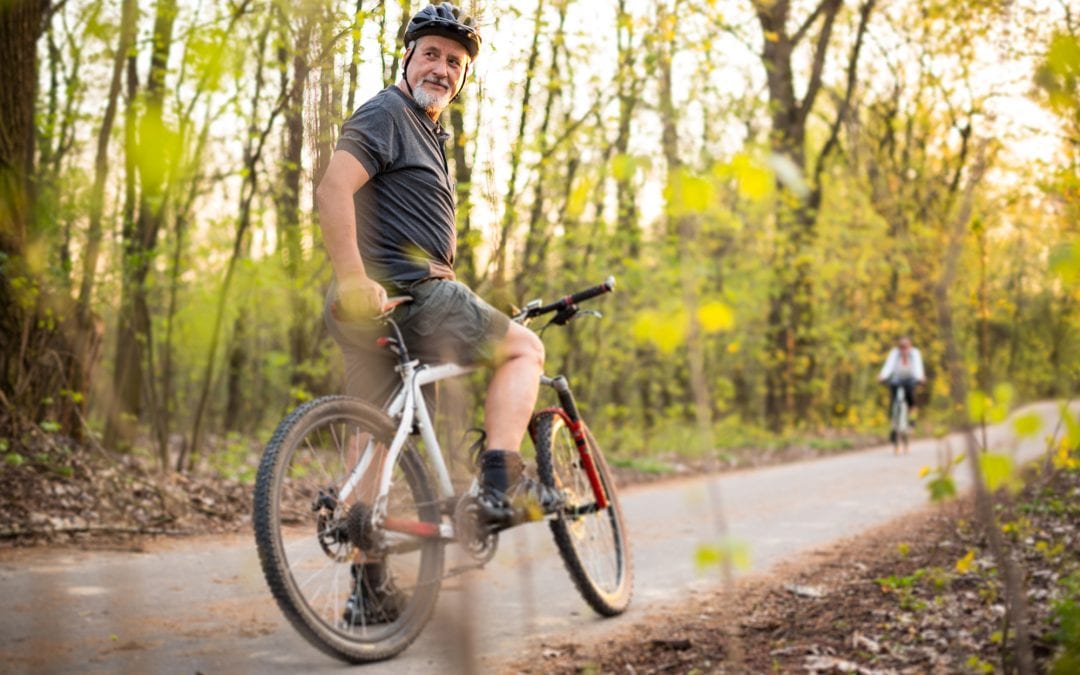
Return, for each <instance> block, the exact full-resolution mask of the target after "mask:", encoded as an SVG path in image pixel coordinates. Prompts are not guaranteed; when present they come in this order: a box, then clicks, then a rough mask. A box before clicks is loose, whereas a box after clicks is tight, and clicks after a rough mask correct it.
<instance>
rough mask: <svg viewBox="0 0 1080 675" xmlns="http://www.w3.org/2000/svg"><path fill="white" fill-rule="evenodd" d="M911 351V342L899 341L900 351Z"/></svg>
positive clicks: (904, 339)
mask: <svg viewBox="0 0 1080 675" xmlns="http://www.w3.org/2000/svg"><path fill="white" fill-rule="evenodd" d="M909 349H911V340H909V339H907V338H903V339H901V340H900V351H903V352H906V351H907V350H909Z"/></svg>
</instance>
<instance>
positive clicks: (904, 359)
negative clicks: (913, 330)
mask: <svg viewBox="0 0 1080 675" xmlns="http://www.w3.org/2000/svg"><path fill="white" fill-rule="evenodd" d="M893 379H896V380H900V381H905V380H914V381H916V382H925V381H926V371H925V370H924V369H923V361H922V354H920V353H919V350H918V349H916V348H915V347H912V346H911V340H910V339H909V338H906V337H902V338H900V339H899V340H898V341H897V343H896V346H895V347H893V348H892V349H891V350H890V351H889V355H888V356H887V357H886V358H885V365H884V366H882V367H881V372H880V373H878V381H879V382H888V381H891V380H893Z"/></svg>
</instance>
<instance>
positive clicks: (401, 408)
mask: <svg viewBox="0 0 1080 675" xmlns="http://www.w3.org/2000/svg"><path fill="white" fill-rule="evenodd" d="M396 370H397V371H398V372H399V373H400V374H401V382H402V386H401V387H399V388H398V391H397V393H396V394H395V395H394V398H393V399H391V401H390V403H389V404H388V405H387V407H386V412H387V414H388V415H389V416H390V417H391V418H393V419H397V420H398V426H397V431H396V432H395V433H394V439H393V441H391V443H390V448H389V449H388V450H387V452H386V453H385V457H382V458H381V459H382V472H381V474H380V475H379V490H378V493H377V495H378V496H377V497H376V500H375V504H374V513H373V516H374V519H375V520H376V521H379V520H381V518H382V517H383V516H385V514H386V504H387V499H388V497H389V494H390V483H391V481H392V478H393V472H394V466H395V465H396V464H397V460H398V457H399V456H400V455H401V452H402V450H403V449H404V448H405V443H406V441H407V440H408V438H409V435H410V433H411V432H412V430H413V428H414V426H415V428H416V430H417V431H418V432H419V433H420V437H421V438H422V439H423V440H424V447H425V449H426V450H427V456H428V460H429V462H430V465H431V469H432V470H433V471H434V473H435V481H436V484H437V485H438V490H439V496H440V497H442V498H449V497H453V496H454V486H453V484H452V483H451V481H450V471H449V469H448V468H447V466H446V460H445V459H444V457H443V453H442V448H441V446H440V445H439V440H438V438H436V436H435V425H434V424H433V423H432V421H431V414H430V413H429V412H428V409H427V405H426V404H425V403H424V396H423V394H422V393H421V388H422V387H423V386H424V385H428V384H433V383H435V382H439V381H441V380H446V379H449V378H452V377H460V376H462V375H468V374H469V373H472V372H474V371H476V370H477V367H476V366H461V365H458V364H456V363H446V364H441V365H437V366H427V365H421V363H420V362H419V361H409V362H407V363H405V364H403V365H399V366H397V368H396ZM373 445H374V439H369V440H368V444H367V447H366V448H364V449H363V450H362V452H361V453H360V461H359V462H357V464H356V466H355V467H353V470H352V471H351V472H350V473H349V477H348V479H347V480H346V481H345V484H344V485H343V486H342V487H341V491H340V499H341V500H343V501H344V500H346V499H347V498H348V497H349V495H350V494H351V493H352V491H353V490H354V489H356V486H357V485H358V484H359V483H360V481H361V480H362V478H363V476H364V474H365V473H366V472H367V471H368V470H369V469H370V468H371V463H372V462H373V461H375V459H376V455H379V454H382V453H376V452H373V451H372V450H373ZM439 529H440V535H441V536H444V537H447V538H452V537H453V535H454V533H453V527H452V526H451V525H450V524H449V523H445V522H444V523H443V524H442V525H441V526H440V528H439Z"/></svg>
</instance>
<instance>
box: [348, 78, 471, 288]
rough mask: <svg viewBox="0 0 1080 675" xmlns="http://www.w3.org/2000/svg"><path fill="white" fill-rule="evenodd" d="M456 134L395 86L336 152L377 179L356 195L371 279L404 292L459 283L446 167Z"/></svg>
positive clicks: (352, 121)
mask: <svg viewBox="0 0 1080 675" xmlns="http://www.w3.org/2000/svg"><path fill="white" fill-rule="evenodd" d="M448 138H449V135H448V134H446V133H445V132H443V130H442V127H440V126H439V125H438V124H437V123H435V122H433V121H432V120H431V118H430V117H428V116H427V113H425V112H424V110H423V109H422V108H420V107H419V106H418V105H416V103H415V102H414V101H413V100H412V99H411V98H409V97H408V96H407V95H406V94H405V92H403V91H401V90H400V89H398V87H397V86H395V85H391V86H389V87H387V88H386V89H383V90H382V91H380V92H379V93H378V94H376V95H375V96H373V97H372V98H371V99H370V100H368V101H367V102H366V103H364V104H363V105H361V106H360V107H359V108H357V109H356V112H354V113H353V115H352V117H350V118H349V120H348V121H347V122H345V124H344V125H343V126H342V128H341V138H339V139H338V143H337V149H338V150H345V151H346V152H348V153H349V154H351V155H352V156H353V157H356V159H357V160H358V161H359V162H360V163H361V164H363V165H364V169H366V170H367V172H368V175H370V176H371V180H369V181H368V182H367V183H366V184H365V185H364V187H362V188H360V189H359V190H357V192H356V194H355V195H353V202H354V203H355V205H356V239H357V242H358V243H359V245H360V254H361V256H362V257H363V259H364V267H365V269H366V271H367V274H368V276H370V277H371V278H373V279H375V280H377V281H379V282H380V283H382V284H383V285H384V286H388V287H390V289H391V290H395V289H394V288H393V287H394V286H395V285H396V286H399V287H405V286H408V285H409V284H410V283H412V282H415V281H419V280H421V279H427V278H432V277H435V278H441V279H453V278H454V252H455V249H456V247H457V228H456V222H455V219H454V184H453V181H452V180H451V179H450V171H449V169H448V168H447V165H446V154H445V152H444V147H443V146H444V143H445V142H446V140H447V139H448Z"/></svg>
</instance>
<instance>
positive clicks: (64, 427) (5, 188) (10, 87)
mask: <svg viewBox="0 0 1080 675" xmlns="http://www.w3.org/2000/svg"><path fill="white" fill-rule="evenodd" d="M50 7H51V3H50V2H49V1H48V0H22V1H16V2H3V3H0V82H3V86H0V436H7V437H11V438H15V439H18V438H19V437H20V435H21V434H20V431H21V430H22V429H25V428H26V427H27V425H31V424H36V423H40V422H42V421H44V420H46V419H48V420H49V421H51V422H54V423H57V424H58V425H59V429H60V431H61V432H62V433H65V434H67V435H69V436H72V437H76V438H78V437H80V436H81V432H82V423H81V412H80V408H81V401H82V400H83V399H84V396H83V395H84V391H83V390H82V389H81V387H82V386H84V384H85V377H84V375H83V372H84V368H85V363H84V361H83V359H84V358H86V357H87V353H88V352H89V351H91V350H89V349H80V348H79V347H78V344H77V336H78V335H80V334H81V333H80V331H79V329H78V326H77V325H76V324H75V321H74V317H75V307H74V305H73V303H72V302H71V301H70V297H69V296H68V295H67V293H65V292H57V291H56V290H54V289H53V288H52V287H51V286H50V284H49V279H48V278H47V277H46V265H45V261H44V260H43V259H42V258H41V257H40V256H38V255H35V254H34V253H33V250H34V248H35V247H36V246H37V245H38V244H39V243H40V242H39V237H40V235H41V233H40V232H39V230H38V228H37V226H36V217H35V214H36V211H37V206H38V205H37V198H36V184H35V180H34V175H35V171H34V137H35V134H34V105H35V101H36V99H37V96H36V92H37V81H38V72H37V41H38V38H39V37H41V35H42V34H43V32H44V29H45V21H46V20H47V18H48V16H49V10H50Z"/></svg>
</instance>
